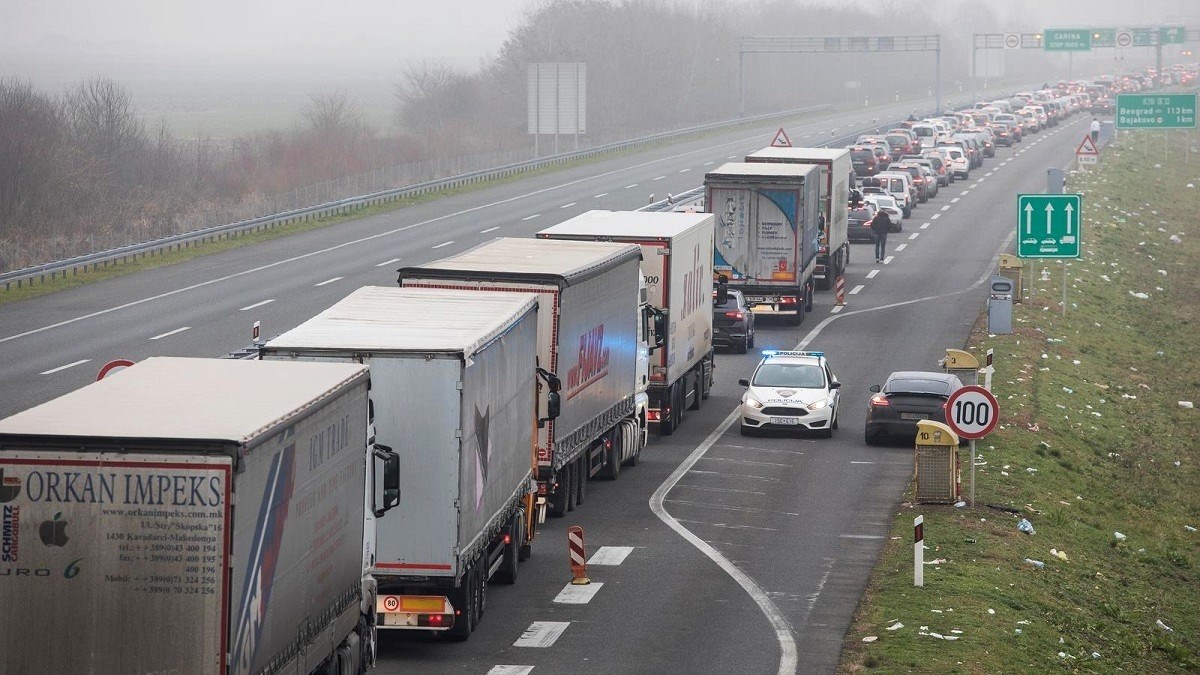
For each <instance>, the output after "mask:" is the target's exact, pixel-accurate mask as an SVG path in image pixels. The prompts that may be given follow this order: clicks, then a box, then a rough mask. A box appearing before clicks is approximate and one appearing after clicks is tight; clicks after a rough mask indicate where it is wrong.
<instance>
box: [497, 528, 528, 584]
mask: <svg viewBox="0 0 1200 675" xmlns="http://www.w3.org/2000/svg"><path fill="white" fill-rule="evenodd" d="M521 513H522V512H521V511H517V512H516V513H514V514H513V517H512V522H511V523H509V524H508V537H509V541H508V544H506V545H505V546H504V553H503V554H501V560H503V562H501V563H500V569H498V570H496V581H497V582H498V583H501V584H504V585H506V586H511V585H513V584H515V583H517V563H518V562H520V561H519V558H520V553H519V552H520V550H521V546H522V545H523V544H524V543H525V537H524V534H525V528H524V527H523V525H524V518H523V517H522V516H521Z"/></svg>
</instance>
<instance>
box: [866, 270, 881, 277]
mask: <svg viewBox="0 0 1200 675" xmlns="http://www.w3.org/2000/svg"><path fill="white" fill-rule="evenodd" d="M876 274H879V270H871V271H870V272H867V278H868V279H874V278H875V275H876Z"/></svg>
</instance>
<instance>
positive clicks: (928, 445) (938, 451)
mask: <svg viewBox="0 0 1200 675" xmlns="http://www.w3.org/2000/svg"><path fill="white" fill-rule="evenodd" d="M913 455H914V462H915V464H916V467H915V470H916V474H917V481H916V483H917V495H916V500H917V502H918V503H921V504H939V503H944V504H953V503H954V502H956V501H958V482H959V481H958V435H957V434H955V433H954V432H953V431H951V430H950V427H948V426H946V425H945V424H942V423H941V422H934V421H932V420H921V421H920V422H917V442H916V447H915V451H914V453H913Z"/></svg>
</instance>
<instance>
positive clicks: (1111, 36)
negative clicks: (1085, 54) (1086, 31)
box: [1092, 28, 1117, 47]
mask: <svg viewBox="0 0 1200 675" xmlns="http://www.w3.org/2000/svg"><path fill="white" fill-rule="evenodd" d="M1116 44H1117V29H1116V28H1093V29H1092V46H1093V47H1115V46H1116Z"/></svg>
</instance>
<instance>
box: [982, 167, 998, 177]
mask: <svg viewBox="0 0 1200 675" xmlns="http://www.w3.org/2000/svg"><path fill="white" fill-rule="evenodd" d="M994 173H996V170H995V169H992V170H991V171H989V172H987V173H985V174H983V177H984V178H987V177H988V176H990V175H992V174H994Z"/></svg>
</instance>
